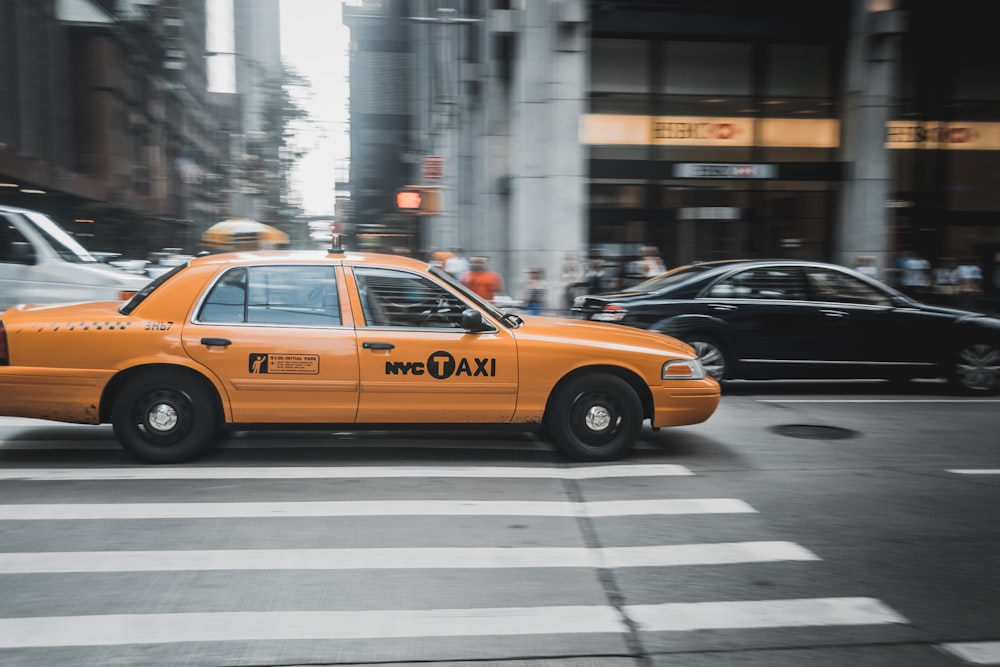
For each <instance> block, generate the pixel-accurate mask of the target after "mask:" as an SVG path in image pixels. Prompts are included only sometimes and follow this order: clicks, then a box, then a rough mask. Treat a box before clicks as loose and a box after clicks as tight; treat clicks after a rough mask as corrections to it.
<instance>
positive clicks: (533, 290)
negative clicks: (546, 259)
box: [524, 268, 546, 315]
mask: <svg viewBox="0 0 1000 667" xmlns="http://www.w3.org/2000/svg"><path fill="white" fill-rule="evenodd" d="M545 292H546V288H545V272H544V271H542V269H539V268H530V269H528V270H527V280H526V281H525V284H524V309H525V310H526V311H527V312H528V314H529V315H541V314H542V310H543V309H544V308H545Z"/></svg>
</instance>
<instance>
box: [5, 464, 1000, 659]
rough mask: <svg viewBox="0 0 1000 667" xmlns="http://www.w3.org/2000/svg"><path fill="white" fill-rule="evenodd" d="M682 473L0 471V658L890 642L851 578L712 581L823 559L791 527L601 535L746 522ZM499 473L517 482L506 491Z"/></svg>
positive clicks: (963, 654) (750, 510)
mask: <svg viewBox="0 0 1000 667" xmlns="http://www.w3.org/2000/svg"><path fill="white" fill-rule="evenodd" d="M694 476H695V475H694V474H693V473H692V472H691V471H690V470H688V469H687V468H685V467H683V466H679V465H661V464H646V465H631V464H612V465H575V466H548V465H538V466H465V465H463V466H458V465H456V466H442V465H426V466H420V465H412V466H394V465H386V466H315V467H291V466H288V467H281V466H274V467H236V466H231V467H226V466H207V465H205V466H198V465H194V466H189V467H180V466H178V467H117V468H83V467H81V468H5V469H0V480H2V481H3V484H4V486H2V487H0V489H2V492H0V534H3V535H5V536H7V537H8V538H9V539H6V540H5V541H4V542H2V543H0V588H2V589H3V590H4V595H3V596H2V597H0V664H5V665H6V664H11V665H36V664H55V661H54V660H49V659H48V658H50V657H52V656H58V663H59V664H64V665H74V664H81V665H82V664H110V663H115V662H117V663H128V664H170V663H173V662H176V663H177V664H181V663H183V664H192V665H221V664H226V665H231V664H232V665H236V664H277V663H282V664H303V663H307V662H312V663H323V664H336V663H345V662H380V661H385V662H388V661H403V660H406V661H442V660H457V659H476V660H500V659H524V658H527V657H539V656H541V657H546V656H564V657H565V656H591V657H593V656H598V657H600V656H605V657H609V658H610V657H611V656H618V657H620V656H623V655H624V656H632V657H635V658H641V657H645V653H646V652H651V651H655V650H656V649H655V648H651V647H655V646H660V645H662V642H663V641H669V640H666V639H664V637H677V636H683V635H688V634H696V633H705V632H709V633H742V632H747V631H753V632H762V633H763V632H768V631H773V630H781V631H782V632H786V633H788V632H794V631H796V629H799V630H802V629H809V631H810V632H814V633H823V632H825V631H828V630H829V631H833V630H834V629H837V628H841V629H843V628H863V629H866V630H867V631H868V632H871V633H883V634H871V635H870V636H871V637H872V639H871V641H872V642H875V641H879V640H880V638H882V637H888V638H889V639H887V640H886V641H897V640H899V638H900V637H902V636H904V635H901V634H899V633H900V632H905V631H906V628H907V627H908V625H909V621H908V619H907V618H906V617H904V616H903V615H902V614H900V613H899V612H898V611H897V610H895V609H893V608H892V607H891V606H889V605H888V604H886V603H885V602H884V601H882V600H880V599H878V598H875V597H866V596H865V595H864V591H857V590H844V591H838V594H837V595H830V594H829V591H828V590H826V591H824V592H823V594H820V595H817V596H816V597H804V596H801V595H788V594H785V595H782V594H781V592H782V591H781V589H780V587H779V589H778V590H776V591H774V592H775V593H776V594H774V595H771V596H760V598H759V599H747V596H746V595H745V594H742V595H740V596H736V597H731V598H727V597H725V594H724V592H720V589H719V588H718V587H716V586H713V585H711V584H712V579H713V577H715V576H717V572H720V571H721V570H717V568H730V569H731V568H745V569H746V577H747V578H748V579H752V578H753V577H754V576H755V574H754V573H755V571H757V568H765V567H766V568H772V569H770V570H769V572H772V573H773V572H780V571H781V568H791V567H798V568H821V567H822V566H823V561H822V558H821V556H820V555H819V554H817V553H815V552H814V551H813V550H810V549H809V548H807V547H806V546H803V545H800V544H797V543H794V542H789V541H784V540H774V539H761V538H762V537H767V536H763V535H760V534H757V535H755V537H756V538H757V539H747V540H745V541H721V540H720V541H717V542H701V541H699V542H685V543H676V542H671V543H665V541H664V540H657V538H656V537H655V536H650V535H648V534H644V535H643V539H642V541H643V543H642V544H617V543H614V544H605V543H604V542H603V541H602V535H603V534H604V533H602V528H604V527H606V526H610V525H612V524H615V525H619V524H620V523H621V522H630V521H635V522H639V523H637V524H636V525H637V527H638V526H639V525H640V524H641V525H646V524H645V523H643V522H651V525H655V526H656V533H655V534H671V526H672V525H673V524H672V523H671V522H674V521H680V520H682V519H685V518H687V519H691V518H695V517H697V518H698V519H699V520H700V521H702V522H706V523H707V525H709V526H710V525H711V524H712V522H714V521H720V520H722V519H723V518H725V519H726V520H739V519H740V518H741V517H742V518H743V519H744V520H752V519H753V517H759V514H760V513H759V512H758V510H757V509H756V508H754V507H753V506H751V505H750V504H749V503H747V502H745V501H744V500H742V499H739V498H731V497H685V494H684V493H683V490H682V489H680V488H677V487H675V486H674V485H676V484H678V483H679V482H683V480H684V479H686V478H691V477H694ZM614 480H619V481H621V480H626V481H628V480H632V481H635V482H637V483H642V484H643V485H646V484H647V483H648V484H652V485H654V487H655V489H654V491H653V492H652V495H654V496H656V497H649V496H650V493H651V492H650V491H649V490H648V486H643V487H642V488H644V489H645V491H644V492H643V497H638V498H629V497H626V496H627V495H628V489H629V488H630V487H629V486H628V485H624V484H619V485H616V486H610V485H608V484H607V483H608V482H613V481H614ZM511 481H517V482H518V483H520V484H527V485H530V486H529V487H521V486H519V487H517V488H530V489H532V493H531V494H527V495H528V496H531V497H525V498H510V497H505V496H507V495H508V494H509V493H510V489H511V488H512V487H510V486H509V483H510V482H511ZM601 483H603V484H605V485H604V486H602V487H601V488H600V493H593V494H586V493H583V494H581V493H580V488H581V487H580V485H586V484H601ZM178 484H184V486H183V487H180V486H176V485H178ZM345 485H346V486H345ZM661 487H662V488H661ZM56 489H58V493H56V492H55V490H56ZM172 489H176V496H175V498H174V499H172V500H171V501H169V502H163V501H162V500H157V501H151V500H150V498H151V497H156V498H162V496H163V495H164V494H166V493H169V492H170V491H171V490H172ZM223 490H224V492H223ZM154 491H155V493H154ZM262 494H263V495H264V496H269V497H268V498H267V499H263V500H262V499H259V498H260V497H261V495H262ZM334 494H335V495H336V497H337V499H330V497H331V496H332V495H334ZM289 495H293V496H294V497H295V499H294V500H289V499H287V496H289ZM234 496H242V499H240V500H233V497H234ZM595 496H600V499H591V498H595ZM606 496H621V497H606ZM211 498H217V499H216V500H212V499H211ZM554 498H555V499H554ZM584 498H588V499H584ZM29 500H30V501H29ZM47 501H52V502H47ZM404 526H405V527H407V528H408V529H409V530H407V531H406V532H405V533H400V534H398V535H396V534H392V532H391V531H393V530H395V529H396V527H404ZM760 530H761V524H759V523H757V524H754V526H752V527H751V528H750V530H749V532H754V533H759V532H760ZM632 532H633V533H634V534H639V531H638V529H637V530H636V531H632ZM655 534H654V535H655ZM165 540H171V543H170V545H169V548H165V545H164V541H165ZM261 541H266V542H267V543H268V544H269V545H270V546H267V547H266V548H265V547H262V546H261ZM609 541H610V542H619V541H621V540H609ZM84 544H86V545H94V544H103V545H104V546H103V548H100V549H94V548H92V546H91V548H85V549H84V548H81V547H80V545H84ZM4 545H6V546H4ZM306 545H308V546H306ZM12 546H16V548H12ZM691 570H695V571H697V573H698V574H697V575H691V574H684V575H677V574H675V573H677V572H681V571H691ZM626 572H628V573H629V576H635V577H647V578H648V579H649V580H650V581H653V580H657V581H662V580H666V581H667V582H670V581H671V577H675V576H685V577H689V576H698V577H704V578H705V581H706V585H705V586H704V587H701V588H700V589H699V590H703V591H704V593H703V594H704V597H705V599H697V600H692V599H686V598H685V599H680V598H678V599H672V598H671V597H670V596H669V595H664V597H662V599H649V593H648V592H647V593H646V594H644V595H641V596H633V595H630V594H629V593H627V592H623V589H622V588H620V587H618V585H617V584H616V577H621V576H623V574H624V573H626ZM808 572H809V570H796V573H797V574H796V576H799V577H801V576H803V574H805V576H806V577H808ZM669 589H670V585H669V583H668V585H664V586H659V587H650V588H649V591H661V590H669ZM689 590H690V589H689ZM789 590H791V589H789ZM633 598H635V599H633ZM889 628H896V629H897V631H896V632H897V634H884V633H889V632H890V631H889V630H888V629H889ZM699 636H701V637H703V638H704V637H705V636H706V635H699ZM708 636H710V637H715V638H716V639H718V638H719V637H721V636H724V635H720V634H713V635H708ZM739 636H741V637H742V636H745V635H739ZM653 637H658V638H659V639H656V640H655V641H654V640H652V639H651V638H653ZM817 642H818V643H823V641H822V635H820V639H819V640H817ZM194 647H196V648H194ZM67 648H72V651H69V652H67ZM941 648H942V649H943V650H942V655H944V654H945V653H947V654H949V655H953V656H955V659H956V664H960V663H961V661H966V662H970V663H974V664H1000V662H983V661H982V660H990V659H997V656H998V654H1000V647H998V646H997V643H996V642H994V643H992V644H991V643H989V642H984V643H980V644H951V645H946V646H942V647H941ZM47 651H56V652H57V653H52V654H50V653H46V652H47ZM997 660H998V661H1000V659H997Z"/></svg>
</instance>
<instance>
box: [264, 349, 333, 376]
mask: <svg viewBox="0 0 1000 667" xmlns="http://www.w3.org/2000/svg"><path fill="white" fill-rule="evenodd" d="M249 371H250V374H251V375H317V374H319V355H318V354H274V353H271V352H251V353H250V359H249Z"/></svg>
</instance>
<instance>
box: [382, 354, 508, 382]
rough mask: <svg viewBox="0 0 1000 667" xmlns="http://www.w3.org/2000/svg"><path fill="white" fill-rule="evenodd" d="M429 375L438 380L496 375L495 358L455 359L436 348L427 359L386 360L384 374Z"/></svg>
mask: <svg viewBox="0 0 1000 667" xmlns="http://www.w3.org/2000/svg"><path fill="white" fill-rule="evenodd" d="M425 373H426V374H427V375H430V376H431V377H432V378H435V379H438V380H447V379H448V378H450V377H452V376H455V377H458V376H462V375H465V376H468V377H496V374H497V360H496V359H494V358H491V357H487V358H485V359H480V358H477V357H473V358H472V360H471V362H470V360H469V359H467V358H466V357H461V358H459V359H458V360H457V361H456V360H455V357H454V356H452V354H451V353H450V352H445V351H444V350H438V351H437V352H432V353H431V354H430V356H428V357H427V361H387V362H385V374H386V375H424V374H425Z"/></svg>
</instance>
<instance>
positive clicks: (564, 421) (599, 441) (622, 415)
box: [545, 373, 643, 461]
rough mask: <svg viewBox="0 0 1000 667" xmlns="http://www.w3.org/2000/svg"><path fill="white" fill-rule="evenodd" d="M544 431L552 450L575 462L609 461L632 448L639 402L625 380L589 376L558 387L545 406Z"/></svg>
mask: <svg viewBox="0 0 1000 667" xmlns="http://www.w3.org/2000/svg"><path fill="white" fill-rule="evenodd" d="M548 412H550V413H551V414H548V413H547V414H546V419H545V429H546V430H547V431H548V432H549V433H551V435H552V439H553V440H554V441H555V444H556V447H557V448H558V449H559V451H561V452H562V453H563V454H565V455H566V456H567V457H569V458H571V459H574V460H577V461H612V460H614V459H618V458H621V457H622V456H624V455H625V454H627V453H628V452H629V451H630V450H631V449H632V447H634V446H635V441H636V438H637V437H638V436H639V429H641V428H642V422H643V416H642V402H641V401H640V400H639V396H638V394H636V391H635V389H633V388H632V385H630V384H629V383H628V382H626V381H625V380H623V379H621V378H620V377H617V376H615V375H610V374H608V373H589V374H587V375H581V376H580V377H577V378H574V379H573V380H571V381H569V382H568V383H567V384H565V385H563V386H562V387H560V388H559V389H558V390H557V392H556V394H555V395H554V396H553V397H552V400H551V402H550V404H549V411H548Z"/></svg>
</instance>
